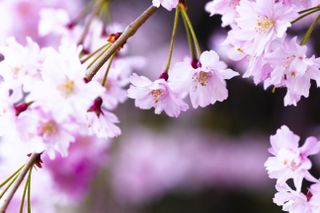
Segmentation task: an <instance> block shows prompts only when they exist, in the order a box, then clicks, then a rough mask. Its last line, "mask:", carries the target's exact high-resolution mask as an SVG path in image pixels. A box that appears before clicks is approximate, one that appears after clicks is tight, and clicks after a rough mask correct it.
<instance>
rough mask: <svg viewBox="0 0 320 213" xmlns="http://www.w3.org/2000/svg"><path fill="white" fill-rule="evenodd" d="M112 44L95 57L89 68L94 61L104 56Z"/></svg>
mask: <svg viewBox="0 0 320 213" xmlns="http://www.w3.org/2000/svg"><path fill="white" fill-rule="evenodd" d="M110 46H111V45H108V46H106V47H105V49H104V50H103V51H102V52H101V53H100V54H99V55H98V56H97V57H96V58H95V59H94V60H92V61H91V62H90V64H89V65H88V68H90V67H91V66H92V65H93V64H94V63H96V61H97V60H98V59H99V58H101V56H103V54H104V53H105V52H106V51H107V50H108V49H109V47H110Z"/></svg>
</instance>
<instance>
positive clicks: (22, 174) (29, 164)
mask: <svg viewBox="0 0 320 213" xmlns="http://www.w3.org/2000/svg"><path fill="white" fill-rule="evenodd" d="M40 155H41V154H40V153H33V154H32V155H31V157H30V159H29V161H28V162H27V163H26V165H25V166H24V167H23V169H22V170H21V172H20V174H19V176H18V178H17V180H16V181H15V182H14V184H13V186H12V188H11V190H10V191H9V192H8V194H7V197H6V198H5V200H4V202H3V205H2V206H1V208H0V213H5V212H6V209H7V208H8V206H9V204H10V202H11V199H12V198H13V196H14V194H15V193H16V191H17V190H18V188H19V187H20V185H21V183H22V181H23V179H24V178H25V176H26V175H27V173H28V171H29V170H30V169H31V167H33V165H34V164H35V162H36V161H37V160H38V159H39V158H40Z"/></svg>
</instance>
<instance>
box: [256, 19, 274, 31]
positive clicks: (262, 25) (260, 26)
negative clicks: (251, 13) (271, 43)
mask: <svg viewBox="0 0 320 213" xmlns="http://www.w3.org/2000/svg"><path fill="white" fill-rule="evenodd" d="M273 25H274V21H273V20H271V19H269V18H268V17H267V16H263V17H261V16H259V17H258V20H257V27H256V31H257V32H258V33H267V32H269V31H270V29H271V28H272V27H273Z"/></svg>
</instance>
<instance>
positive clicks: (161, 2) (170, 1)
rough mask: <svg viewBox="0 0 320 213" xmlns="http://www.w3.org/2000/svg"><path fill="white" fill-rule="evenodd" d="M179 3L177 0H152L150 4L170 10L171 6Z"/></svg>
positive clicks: (173, 6) (174, 6)
mask: <svg viewBox="0 0 320 213" xmlns="http://www.w3.org/2000/svg"><path fill="white" fill-rule="evenodd" d="M178 3H179V0H152V4H153V6H155V7H160V6H162V7H164V8H166V9H167V10H169V11H171V10H172V9H173V8H176V7H177V5H178Z"/></svg>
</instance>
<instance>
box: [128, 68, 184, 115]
mask: <svg viewBox="0 0 320 213" xmlns="http://www.w3.org/2000/svg"><path fill="white" fill-rule="evenodd" d="M130 82H131V84H132V85H130V88H129V90H128V97H129V98H132V99H135V105H136V106H137V107H139V108H141V109H151V108H152V107H154V108H155V113H156V114H160V113H161V112H162V111H165V113H166V114H167V115H168V116H170V117H178V116H179V115H180V112H181V111H182V112H183V111H186V110H187V109H188V105H187V104H186V103H185V102H184V101H183V100H182V98H181V97H179V95H178V94H177V93H175V92H174V91H173V90H172V89H171V87H170V84H168V82H166V80H165V79H162V78H161V79H158V80H155V81H153V82H152V81H151V80H149V79H148V78H146V77H144V76H138V75H137V74H133V75H132V76H131V78H130Z"/></svg>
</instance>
